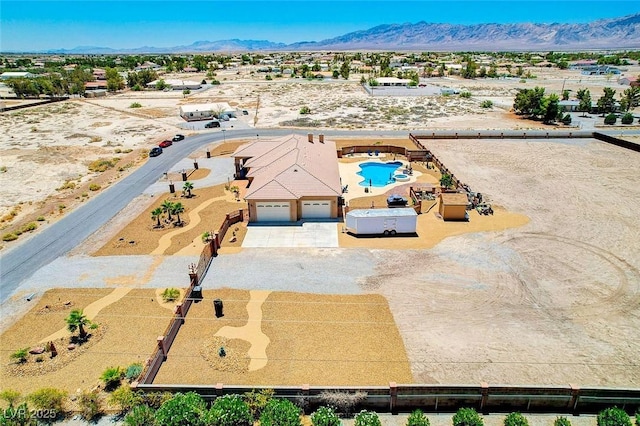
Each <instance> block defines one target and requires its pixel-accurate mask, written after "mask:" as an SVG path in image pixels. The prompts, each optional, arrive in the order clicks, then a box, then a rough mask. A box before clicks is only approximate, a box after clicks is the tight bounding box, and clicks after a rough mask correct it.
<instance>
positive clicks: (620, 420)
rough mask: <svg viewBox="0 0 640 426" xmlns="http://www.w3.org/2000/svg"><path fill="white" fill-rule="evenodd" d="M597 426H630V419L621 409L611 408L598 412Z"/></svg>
mask: <svg viewBox="0 0 640 426" xmlns="http://www.w3.org/2000/svg"><path fill="white" fill-rule="evenodd" d="M598 426H631V418H630V417H629V415H628V414H627V413H626V412H625V411H624V410H623V409H621V408H618V407H611V408H607V409H604V410H602V411H600V413H599V414H598Z"/></svg>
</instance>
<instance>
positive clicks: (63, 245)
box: [0, 129, 640, 304]
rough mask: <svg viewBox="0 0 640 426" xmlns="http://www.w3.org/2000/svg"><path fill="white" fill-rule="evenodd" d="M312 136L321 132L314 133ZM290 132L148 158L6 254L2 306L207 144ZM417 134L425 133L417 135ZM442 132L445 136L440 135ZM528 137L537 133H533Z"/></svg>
mask: <svg viewBox="0 0 640 426" xmlns="http://www.w3.org/2000/svg"><path fill="white" fill-rule="evenodd" d="M309 131H310V132H314V133H319V132H318V130H315V129H312V130H309ZM292 132H293V131H292V130H291V129H226V131H225V132H224V133H223V132H221V131H220V129H216V130H213V131H212V132H211V133H207V134H203V135H197V136H193V137H189V138H187V139H185V140H184V141H182V142H178V143H176V144H174V145H173V146H172V147H171V148H168V149H166V150H165V151H164V153H163V154H162V155H161V156H159V157H155V158H150V159H149V161H147V162H146V163H145V164H144V165H143V166H141V167H140V168H138V169H137V170H135V171H134V172H133V173H131V174H130V175H129V176H127V177H126V178H124V179H123V180H121V181H120V182H118V183H116V184H114V185H113V186H111V187H110V188H108V189H106V190H105V191H103V192H102V193H101V194H99V195H98V196H96V197H95V198H93V199H92V200H91V201H89V202H87V203H85V204H83V205H82V206H80V207H79V208H77V209H76V210H74V211H73V212H71V213H69V214H68V215H67V216H65V217H64V218H63V219H61V220H59V221H58V222H56V223H54V224H52V225H51V226H50V227H49V228H47V229H45V230H42V231H41V232H40V233H38V234H36V235H35V236H33V237H31V238H29V239H26V240H25V241H23V242H21V243H19V244H18V245H16V246H14V247H13V248H11V249H9V250H6V252H4V253H2V255H1V256H0V304H2V303H4V302H5V301H6V300H7V299H8V297H9V296H10V295H11V294H12V293H13V292H14V291H15V290H16V289H17V288H18V286H19V285H20V283H21V282H23V281H24V280H25V279H27V278H29V277H30V276H31V275H33V273H34V272H35V271H37V270H38V269H40V268H41V267H43V266H45V265H47V264H49V263H50V262H52V261H53V260H55V259H56V258H58V257H59V256H62V255H64V254H66V253H67V252H68V251H69V250H71V249H72V248H73V247H75V246H77V245H78V244H79V243H81V242H82V241H83V240H84V239H86V238H87V237H88V236H89V235H91V234H92V233H93V232H95V231H96V230H98V229H99V228H100V227H101V226H102V225H103V224H104V223H106V222H107V221H109V220H110V219H111V218H112V217H114V216H115V215H116V214H118V212H119V211H120V210H122V209H123V208H124V207H126V206H127V204H128V203H129V202H131V201H132V200H133V199H134V198H135V197H137V196H138V195H140V194H141V193H142V192H143V191H144V190H145V189H146V188H147V187H149V186H150V185H151V184H153V183H154V182H156V181H157V180H158V179H160V177H161V176H162V174H163V173H164V172H166V171H168V170H170V169H171V167H172V166H174V165H175V164H176V163H178V162H179V161H180V160H182V159H183V158H185V157H187V156H188V155H189V154H190V153H191V152H193V151H195V150H197V149H199V148H201V147H202V146H204V145H207V144H209V143H212V142H221V141H222V140H223V139H236V138H254V137H256V136H257V135H259V137H275V136H282V135H286V134H290V133H292ZM307 132H308V131H305V130H302V131H297V132H296V133H302V134H305V133H307ZM322 133H324V134H325V135H326V136H328V137H337V136H352V137H406V136H407V134H408V133H409V132H408V131H406V130H403V131H379V130H378V131H364V130H361V131H351V132H349V131H344V130H342V131H341V130H323V131H322ZM414 133H426V132H425V131H417V132H414ZM439 133H446V132H442V131H439ZM450 133H452V134H453V133H455V131H453V130H452V131H450ZM505 133H506V132H505ZM528 133H531V134H533V133H537V132H536V131H529V132H528ZM608 133H610V134H611V135H613V136H619V135H621V134H622V133H624V134H634V135H638V134H640V132H639V131H637V130H636V131H633V130H632V131H624V132H621V131H619V130H618V131H612V132H608ZM505 136H506V135H505Z"/></svg>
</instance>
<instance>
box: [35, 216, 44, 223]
mask: <svg viewBox="0 0 640 426" xmlns="http://www.w3.org/2000/svg"><path fill="white" fill-rule="evenodd" d="M36 220H37V221H38V222H44V221H45V220H46V219H45V218H44V216H38V217H37V218H36Z"/></svg>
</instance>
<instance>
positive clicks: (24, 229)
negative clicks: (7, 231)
mask: <svg viewBox="0 0 640 426" xmlns="http://www.w3.org/2000/svg"><path fill="white" fill-rule="evenodd" d="M20 229H21V230H22V232H31V231H35V230H36V229H38V224H37V223H35V222H29V223H27V224H26V225H24V226H23V227H22V228H20Z"/></svg>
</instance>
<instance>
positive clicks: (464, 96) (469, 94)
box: [460, 92, 471, 99]
mask: <svg viewBox="0 0 640 426" xmlns="http://www.w3.org/2000/svg"><path fill="white" fill-rule="evenodd" d="M460 97H461V98H466V99H469V98H470V97H471V92H460Z"/></svg>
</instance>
